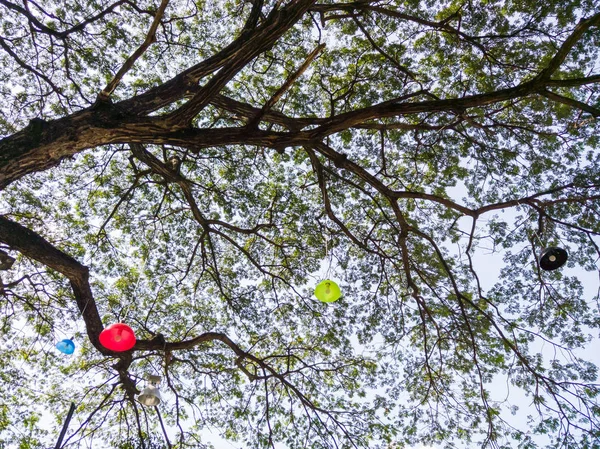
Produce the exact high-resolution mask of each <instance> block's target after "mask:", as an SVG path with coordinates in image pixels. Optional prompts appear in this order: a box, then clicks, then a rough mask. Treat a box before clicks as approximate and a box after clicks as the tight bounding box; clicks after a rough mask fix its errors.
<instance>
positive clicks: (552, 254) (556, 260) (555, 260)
mask: <svg viewBox="0 0 600 449" xmlns="http://www.w3.org/2000/svg"><path fill="white" fill-rule="evenodd" d="M568 258H569V255H568V254H567V251H566V250H564V249H563V248H558V247H556V246H550V247H548V248H546V249H544V250H543V251H542V253H541V254H540V258H539V261H540V268H541V269H542V270H545V271H552V270H556V269H557V268H560V267H562V266H563V265H564V264H565V263H567V259H568Z"/></svg>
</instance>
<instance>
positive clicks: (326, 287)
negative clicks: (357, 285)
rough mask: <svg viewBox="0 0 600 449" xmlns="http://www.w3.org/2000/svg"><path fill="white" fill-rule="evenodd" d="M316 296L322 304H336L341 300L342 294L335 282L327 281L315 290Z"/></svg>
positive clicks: (322, 282) (320, 283)
mask: <svg viewBox="0 0 600 449" xmlns="http://www.w3.org/2000/svg"><path fill="white" fill-rule="evenodd" d="M315 296H316V297H317V299H318V300H319V301H322V302H334V301H337V300H338V299H340V296H342V292H341V290H340V288H339V287H338V285H337V284H336V283H335V282H333V281H330V280H329V279H325V280H324V281H321V282H319V284H318V285H317V288H315Z"/></svg>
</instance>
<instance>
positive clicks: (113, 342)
mask: <svg viewBox="0 0 600 449" xmlns="http://www.w3.org/2000/svg"><path fill="white" fill-rule="evenodd" d="M100 344H101V345H102V346H104V347H105V348H106V349H110V350H111V351H115V352H123V351H129V350H130V349H131V348H133V347H134V346H135V334H134V333H133V329H131V328H130V327H129V326H128V325H127V324H124V323H115V324H111V325H110V326H108V327H107V328H106V329H104V330H103V331H102V332H100Z"/></svg>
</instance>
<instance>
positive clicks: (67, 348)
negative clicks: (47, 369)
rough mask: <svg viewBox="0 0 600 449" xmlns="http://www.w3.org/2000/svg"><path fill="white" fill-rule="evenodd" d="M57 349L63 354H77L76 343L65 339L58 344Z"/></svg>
mask: <svg viewBox="0 0 600 449" xmlns="http://www.w3.org/2000/svg"><path fill="white" fill-rule="evenodd" d="M56 349H58V350H59V351H60V352H62V353H63V354H67V355H71V354H73V353H74V352H75V343H73V340H69V339H68V338H65V339H64V340H61V341H59V342H58V343H56Z"/></svg>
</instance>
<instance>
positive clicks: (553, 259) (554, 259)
mask: <svg viewBox="0 0 600 449" xmlns="http://www.w3.org/2000/svg"><path fill="white" fill-rule="evenodd" d="M548 259H550V262H555V261H556V256H550V257H548Z"/></svg>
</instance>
